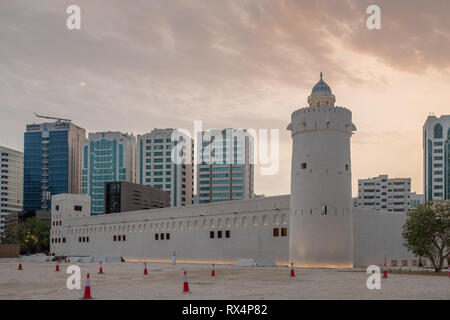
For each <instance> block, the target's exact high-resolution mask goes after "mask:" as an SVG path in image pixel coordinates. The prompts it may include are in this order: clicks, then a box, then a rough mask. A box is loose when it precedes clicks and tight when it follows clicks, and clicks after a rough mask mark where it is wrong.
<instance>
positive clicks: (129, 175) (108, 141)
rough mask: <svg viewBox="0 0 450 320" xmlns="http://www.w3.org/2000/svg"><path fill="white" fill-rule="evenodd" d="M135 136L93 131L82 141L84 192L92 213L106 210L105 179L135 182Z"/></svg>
mask: <svg viewBox="0 0 450 320" xmlns="http://www.w3.org/2000/svg"><path fill="white" fill-rule="evenodd" d="M135 147H136V137H135V136H134V135H132V134H131V135H130V134H124V133H121V132H96V133H90V134H89V139H88V140H86V141H85V142H84V144H83V168H82V193H83V194H88V195H90V196H91V213H92V214H102V213H104V197H105V195H104V190H105V189H104V188H105V182H110V181H128V182H134V164H135V158H134V156H135V155H134V152H135Z"/></svg>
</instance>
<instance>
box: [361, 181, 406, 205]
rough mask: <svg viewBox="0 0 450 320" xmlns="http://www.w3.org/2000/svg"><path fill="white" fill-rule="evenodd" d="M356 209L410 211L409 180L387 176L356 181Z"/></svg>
mask: <svg viewBox="0 0 450 320" xmlns="http://www.w3.org/2000/svg"><path fill="white" fill-rule="evenodd" d="M358 208H365V209H371V210H376V211H389V212H408V210H409V209H411V179H410V178H393V179H389V178H388V176H387V175H380V176H378V177H374V178H369V179H359V180H358Z"/></svg>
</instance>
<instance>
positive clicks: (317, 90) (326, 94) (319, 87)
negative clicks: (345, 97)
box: [308, 72, 336, 107]
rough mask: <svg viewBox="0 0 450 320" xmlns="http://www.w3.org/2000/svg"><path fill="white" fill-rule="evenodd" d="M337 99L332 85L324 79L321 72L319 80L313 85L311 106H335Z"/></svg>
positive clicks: (309, 98)
mask: <svg viewBox="0 0 450 320" xmlns="http://www.w3.org/2000/svg"><path fill="white" fill-rule="evenodd" d="M335 101H336V98H335V97H334V95H333V93H332V92H331V89H330V86H329V85H328V84H327V83H326V82H325V81H323V79H322V72H321V73H320V80H319V82H317V83H316V85H315V86H314V87H313V89H312V91H311V95H310V96H309V97H308V103H309V106H310V107H313V106H317V107H320V106H334V102H335Z"/></svg>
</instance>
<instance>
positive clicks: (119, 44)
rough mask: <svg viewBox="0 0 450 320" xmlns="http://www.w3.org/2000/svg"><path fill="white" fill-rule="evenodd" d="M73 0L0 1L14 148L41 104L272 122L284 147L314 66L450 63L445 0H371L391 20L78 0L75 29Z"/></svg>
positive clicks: (353, 1) (184, 122) (222, 4)
mask: <svg viewBox="0 0 450 320" xmlns="http://www.w3.org/2000/svg"><path fill="white" fill-rule="evenodd" d="M72 2H73V1H69V0H60V1H52V0H41V1H29V0H15V1H2V2H1V4H0V40H1V45H0V96H1V97H2V99H1V101H0V108H1V110H2V117H1V119H0V127H2V128H4V129H2V132H1V135H2V136H8V137H9V138H8V139H7V140H11V141H14V142H13V144H14V145H15V146H16V147H17V148H21V146H22V143H23V141H22V139H23V138H22V137H23V131H24V129H25V124H26V123H29V122H32V121H35V119H34V118H33V115H32V112H38V113H42V114H49V115H54V116H60V117H63V118H70V119H72V120H73V121H74V123H77V124H79V125H81V126H83V127H85V128H86V129H87V130H89V131H101V130H121V131H133V132H134V133H143V132H146V131H149V130H151V129H152V128H154V127H183V128H190V127H191V126H192V121H193V120H197V119H200V120H205V122H206V125H207V126H209V127H230V126H235V127H246V128H278V129H280V130H281V131H282V132H283V134H282V136H281V138H282V139H284V140H283V147H282V149H281V152H282V153H283V156H284V157H285V158H286V159H287V158H289V156H285V155H289V154H290V149H289V148H290V147H289V146H290V144H289V143H288V142H289V139H290V137H289V134H288V133H287V132H286V131H285V128H286V125H287V123H288V121H289V114H290V113H291V112H292V111H294V110H295V108H297V107H300V106H303V105H304V104H305V101H306V97H307V96H308V94H309V92H310V90H311V87H312V85H313V84H314V83H315V82H316V81H317V79H318V73H319V72H320V71H323V72H324V74H325V77H326V79H327V81H329V83H333V85H335V86H337V85H341V84H342V86H344V87H345V86H349V85H351V86H354V87H355V88H358V86H364V85H366V86H373V87H377V88H378V87H382V88H385V87H388V86H389V85H390V84H391V79H389V78H388V77H387V75H386V73H382V74H380V73H378V72H377V71H378V70H379V68H377V67H374V66H373V65H372V66H370V67H367V68H365V69H363V68H361V70H355V66H354V61H353V60H354V57H355V56H356V57H358V59H359V58H360V59H361V65H362V61H363V60H364V58H365V57H369V58H371V59H375V60H376V61H377V63H379V64H380V65H384V66H387V67H388V68H391V69H393V70H397V71H399V72H407V73H413V74H422V73H425V72H427V71H429V70H432V71H433V72H438V73H443V74H445V73H446V72H448V69H449V64H450V59H448V57H449V56H450V41H448V40H449V30H450V20H449V19H447V17H446V14H447V13H448V12H450V10H449V9H450V7H449V5H450V2H448V1H447V0H435V1H433V5H429V4H428V3H427V2H425V1H417V0H408V1H406V0H404V1H400V0H399V1H387V0H380V1H377V3H378V4H379V5H380V6H381V10H382V28H383V29H382V30H374V31H370V30H368V29H367V28H366V24H365V19H366V18H367V14H366V8H367V6H368V5H369V4H372V1H367V0H361V1H360V0H346V1H338V0H326V1H325V0H323V1H310V0H244V1H234V0H223V1H203V0H192V1H181V0H180V1H175V0H173V1H168V0H154V1H145V0H136V1H133V3H132V4H131V3H130V2H127V1H122V0H107V1H106V0H103V1H102V0H97V1H91V0H78V1H77V4H78V5H79V6H80V8H81V19H82V23H81V30H68V29H67V28H66V25H65V22H66V19H67V17H68V15H67V14H66V8H67V6H69V5H70V4H72ZM347 53H348V54H350V53H351V54H352V55H351V56H346V55H345V54H347ZM349 57H350V58H349ZM357 61H358V63H357V65H358V64H359V61H360V60H357ZM364 61H366V60H364ZM350 65H351V66H352V68H349V66H350ZM364 66H366V65H364ZM74 84H79V85H74ZM83 84H85V85H83ZM87 84H88V85H87ZM340 97H342V96H340ZM340 101H341V100H340ZM369 134H370V133H369ZM356 141H358V140H356ZM0 142H1V141H0ZM365 143H366V142H365ZM367 143H376V142H374V141H373V139H372V140H371V141H367ZM284 166H286V167H283V168H282V170H281V171H282V172H283V175H288V174H289V173H288V172H289V164H288V161H287V160H286V161H285V162H284ZM280 174H281V173H280ZM284 177H285V176H283V179H284ZM273 179H274V180H275V179H276V177H274V178H273ZM274 180H272V181H274ZM284 180H286V179H284ZM284 180H283V181H284ZM264 181H265V182H261V184H260V186H264V187H263V188H264V190H272V192H271V193H285V192H288V189H289V185H288V183H287V184H284V187H283V188H281V187H277V188H271V186H270V185H271V183H267V181H268V180H264ZM277 181H278V180H277ZM280 188H281V189H280ZM263 192H264V193H268V194H269V193H270V192H267V191H263Z"/></svg>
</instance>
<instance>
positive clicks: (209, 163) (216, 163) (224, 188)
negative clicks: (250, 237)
mask: <svg viewBox="0 0 450 320" xmlns="http://www.w3.org/2000/svg"><path fill="white" fill-rule="evenodd" d="M197 141H198V144H197V146H198V147H197V148H198V157H199V159H198V160H197V161H198V165H197V195H198V202H199V203H208V202H219V201H229V200H239V199H249V198H252V197H253V185H254V168H253V167H254V165H253V161H252V159H253V137H252V136H251V135H250V134H248V132H247V131H246V130H238V129H224V130H214V129H212V130H208V131H202V132H199V134H198V140H197Z"/></svg>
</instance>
